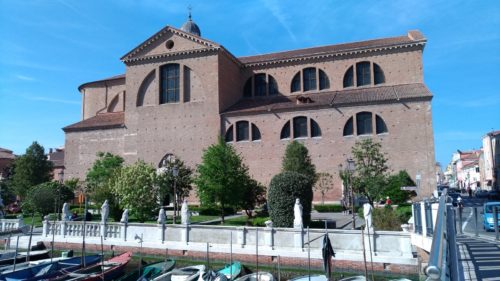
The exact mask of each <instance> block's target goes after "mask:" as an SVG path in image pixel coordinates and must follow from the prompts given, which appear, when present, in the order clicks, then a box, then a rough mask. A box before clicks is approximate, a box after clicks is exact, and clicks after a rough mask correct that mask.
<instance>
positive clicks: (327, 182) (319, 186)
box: [313, 173, 333, 204]
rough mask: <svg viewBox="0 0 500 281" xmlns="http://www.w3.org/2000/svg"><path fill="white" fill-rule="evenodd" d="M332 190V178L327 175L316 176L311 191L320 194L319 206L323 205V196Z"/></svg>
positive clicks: (319, 174)
mask: <svg viewBox="0 0 500 281" xmlns="http://www.w3.org/2000/svg"><path fill="white" fill-rule="evenodd" d="M331 189H333V176H332V175H330V174H329V173H318V174H316V182H315V184H314V187H313V190H314V191H317V192H319V193H321V204H325V194H326V193H327V192H328V191H330V190H331Z"/></svg>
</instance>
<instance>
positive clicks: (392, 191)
mask: <svg viewBox="0 0 500 281" xmlns="http://www.w3.org/2000/svg"><path fill="white" fill-rule="evenodd" d="M415 185H416V184H415V182H414V181H413V180H412V178H411V177H410V175H408V173H407V172H406V171H404V170H403V171H399V173H397V174H394V175H390V176H389V178H388V179H387V188H386V189H385V190H384V192H383V194H382V195H383V197H382V198H385V197H386V196H389V197H390V198H391V201H392V203H393V204H400V203H405V202H406V201H408V200H409V199H410V198H411V197H412V196H416V195H417V194H416V193H415V191H407V190H401V187H402V186H415Z"/></svg>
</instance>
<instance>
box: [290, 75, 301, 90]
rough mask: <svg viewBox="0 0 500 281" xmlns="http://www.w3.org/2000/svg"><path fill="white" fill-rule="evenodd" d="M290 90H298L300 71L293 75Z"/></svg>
mask: <svg viewBox="0 0 500 281" xmlns="http://www.w3.org/2000/svg"><path fill="white" fill-rule="evenodd" d="M291 90H292V93H293V92H298V91H300V72H299V73H297V74H295V76H294V77H293V80H292V89H291Z"/></svg>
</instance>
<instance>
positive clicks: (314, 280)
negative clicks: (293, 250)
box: [288, 275, 328, 281]
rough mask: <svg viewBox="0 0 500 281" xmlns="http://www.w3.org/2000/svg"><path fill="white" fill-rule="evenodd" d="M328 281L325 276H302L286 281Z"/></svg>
mask: <svg viewBox="0 0 500 281" xmlns="http://www.w3.org/2000/svg"><path fill="white" fill-rule="evenodd" d="M309 280H310V281H328V278H326V275H310V276H309V275H304V276H299V277H295V278H292V279H289V280H288V281H309Z"/></svg>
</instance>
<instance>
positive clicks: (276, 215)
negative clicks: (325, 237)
mask: <svg viewBox="0 0 500 281" xmlns="http://www.w3.org/2000/svg"><path fill="white" fill-rule="evenodd" d="M312 185H313V180H312V179H311V178H310V177H307V176H305V175H303V174H300V173H297V172H283V173H281V174H278V175H276V176H274V177H273V179H272V180H271V184H270V185H269V193H268V194H269V195H268V203H269V215H270V217H271V220H272V221H273V225H274V226H276V227H292V226H293V207H294V205H295V199H296V198H299V199H300V203H301V204H302V220H303V224H304V226H306V225H309V222H310V220H311V205H312V204H311V203H312V197H313V192H312Z"/></svg>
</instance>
